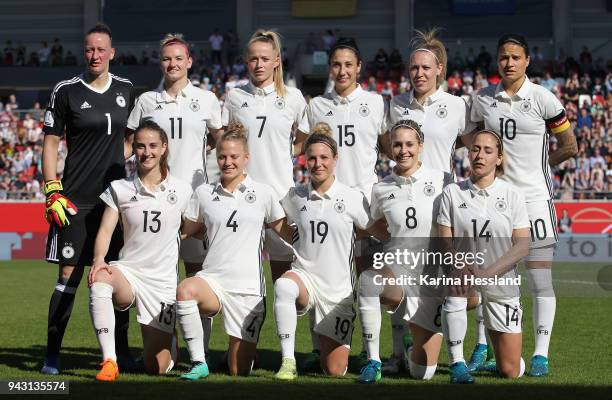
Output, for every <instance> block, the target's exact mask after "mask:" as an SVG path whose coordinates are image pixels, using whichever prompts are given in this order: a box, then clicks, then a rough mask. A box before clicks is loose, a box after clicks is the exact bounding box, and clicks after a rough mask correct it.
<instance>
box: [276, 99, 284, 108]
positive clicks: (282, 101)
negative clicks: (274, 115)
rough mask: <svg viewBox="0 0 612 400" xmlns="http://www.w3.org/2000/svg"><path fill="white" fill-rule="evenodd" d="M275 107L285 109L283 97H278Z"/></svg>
mask: <svg viewBox="0 0 612 400" xmlns="http://www.w3.org/2000/svg"><path fill="white" fill-rule="evenodd" d="M274 107H276V108H278V109H279V110H282V109H283V108H285V99H283V98H282V97H277V98H276V100H274Z"/></svg>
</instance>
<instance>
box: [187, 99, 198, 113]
mask: <svg viewBox="0 0 612 400" xmlns="http://www.w3.org/2000/svg"><path fill="white" fill-rule="evenodd" d="M189 109H190V110H191V111H193V112H198V111H200V103H198V100H197V99H191V103H189Z"/></svg>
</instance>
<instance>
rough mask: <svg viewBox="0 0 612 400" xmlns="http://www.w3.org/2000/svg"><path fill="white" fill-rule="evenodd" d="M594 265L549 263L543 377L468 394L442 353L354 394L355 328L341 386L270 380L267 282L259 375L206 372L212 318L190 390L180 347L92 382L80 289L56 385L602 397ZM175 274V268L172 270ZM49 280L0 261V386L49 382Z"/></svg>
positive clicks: (470, 340)
mask: <svg viewBox="0 0 612 400" xmlns="http://www.w3.org/2000/svg"><path fill="white" fill-rule="evenodd" d="M601 267H602V265H596V264H581V265H568V264H559V265H557V266H556V267H555V268H556V269H555V272H554V276H555V279H556V288H557V295H558V301H557V317H556V321H555V327H554V331H553V337H552V345H551V349H550V365H551V375H550V376H549V377H546V378H528V377H523V378H521V379H520V380H518V381H508V380H503V379H499V378H496V377H493V376H490V375H478V374H477V375H476V379H477V383H476V385H473V386H470V387H465V386H462V387H457V386H451V385H450V384H448V379H449V377H448V370H447V365H446V350H445V349H444V348H443V349H442V352H441V359H440V364H439V368H438V372H437V373H436V376H435V377H434V379H433V380H432V381H430V382H417V381H414V380H411V379H409V378H407V377H406V376H399V377H391V376H383V379H382V381H381V382H380V383H379V384H376V385H372V386H363V385H359V384H357V383H355V378H356V376H357V375H356V374H355V367H356V364H357V360H356V356H357V354H358V353H359V351H360V350H361V344H360V340H359V337H360V331H359V327H358V325H359V323H358V322H357V327H356V330H355V333H354V335H353V344H354V346H353V349H352V352H351V362H350V363H351V368H350V370H349V373H348V374H347V375H346V377H343V378H328V377H325V376H322V375H301V376H300V377H299V378H298V380H297V381H294V382H290V383H285V382H279V381H276V380H274V377H273V375H274V373H275V371H276V370H277V369H278V367H279V364H280V353H279V344H278V340H277V338H276V335H275V329H274V320H273V318H274V317H273V314H272V309H273V308H272V302H273V296H272V293H273V292H272V289H271V287H270V284H269V282H270V280H269V279H268V293H269V294H270V295H269V296H268V315H267V321H266V322H265V325H264V327H263V329H262V333H261V338H260V342H259V345H258V348H259V353H258V354H259V367H258V369H256V370H254V371H253V374H252V376H251V377H248V378H232V377H229V376H227V375H225V374H222V373H215V370H217V371H218V370H219V369H218V368H215V365H216V364H217V363H219V360H220V359H221V357H222V355H223V352H224V350H225V348H226V346H227V336H226V335H225V333H224V332H223V324H222V321H221V318H216V319H215V322H214V326H213V336H212V340H211V353H212V356H211V360H210V365H211V370H212V372H213V373H212V374H211V376H210V377H208V378H207V379H206V380H203V381H199V382H180V381H178V379H177V375H178V371H183V370H185V369H186V367H187V363H186V362H187V361H188V355H187V352H186V350H185V348H184V346H183V345H182V344H181V346H182V347H181V360H180V363H179V365H178V368H175V370H174V371H173V372H172V373H171V374H170V375H168V376H165V377H153V376H147V375H139V374H133V375H130V374H122V375H121V376H120V378H119V380H118V381H116V382H114V383H110V384H109V383H100V382H96V381H95V380H94V375H95V373H96V371H97V368H98V363H99V362H100V352H99V349H98V345H97V342H96V338H95V336H94V334H93V329H92V327H91V322H90V319H89V313H88V307H87V301H88V290H87V288H86V286H85V283H83V284H82V287H81V288H80V289H79V291H78V295H77V303H76V305H75V309H74V312H73V315H72V319H71V321H70V324H69V326H68V331H67V333H66V337H65V338H64V344H63V356H62V367H63V371H62V372H63V374H62V375H60V376H59V377H58V379H67V380H69V381H70V393H71V394H70V395H71V397H87V398H89V399H92V398H110V397H111V396H112V397H113V398H132V399H138V398H146V399H147V400H149V399H155V398H165V399H172V398H177V397H179V396H180V397H184V398H191V397H196V396H197V397H198V398H201V399H217V398H238V399H249V398H262V399H270V400H271V399H291V400H294V399H301V398H309V399H313V398H314V399H316V398H347V399H353V398H378V399H382V398H385V399H386V398H391V397H395V398H399V397H400V396H401V397H403V398H407V399H416V398H432V399H433V398H441V396H442V398H445V397H450V396H453V397H457V396H460V397H464V396H466V398H467V397H469V398H487V399H495V400H499V399H504V398H508V399H517V398H520V399H527V398H537V399H553V398H554V399H562V398H563V399H565V398H589V399H594V398H602V399H603V398H608V399H609V398H612V375H611V374H610V371H611V370H612V352H611V351H610V347H609V346H610V337H611V336H610V332H611V331H612V318H611V311H612V292H606V291H604V290H602V289H601V288H600V287H599V286H598V285H597V284H596V283H595V280H596V276H597V272H598V271H599V270H600V269H601ZM181 269H182V268H181ZM56 274H57V267H55V266H53V265H49V264H46V263H44V262H41V261H10V262H4V261H3V262H0V276H1V277H2V278H1V280H0V293H1V294H0V298H1V299H2V305H1V306H0V321H1V323H2V325H1V328H0V380H7V379H34V380H44V379H48V378H49V377H47V376H44V375H42V374H40V373H39V369H40V367H41V360H42V357H43V352H44V346H45V342H46V323H47V307H48V301H49V296H50V293H51V290H52V286H53V283H54V282H55V277H56ZM523 306H524V310H525V313H524V314H525V315H524V321H523V332H524V336H523V338H524V339H523V342H524V349H523V358H524V359H525V360H526V362H527V364H529V358H530V356H531V352H532V350H533V333H532V323H531V301H530V298H529V296H528V295H525V296H523ZM468 318H469V321H470V323H469V328H468V337H467V338H466V345H465V352H466V357H469V354H470V352H471V350H472V348H473V345H474V324H473V314H472V313H470V315H469V317H468ZM131 321H132V326H131V329H130V344H131V346H132V352H133V353H134V354H137V352H138V351H139V350H140V349H141V347H142V342H141V337H140V330H139V329H138V326H137V323H136V322H135V321H136V318H135V315H134V314H133V315H132V318H131ZM381 347H382V348H381V355H383V356H386V355H388V354H390V351H391V335H390V326H389V322H388V317H387V316H386V315H385V316H384V319H383V331H382V333H381ZM310 349H311V347H310V338H309V334H308V320H307V318H306V317H303V318H300V319H299V322H298V331H297V343H296V351H297V358H298V363H299V361H300V360H301V359H302V358H303V357H304V356H305V355H306V353H307V352H309V351H310Z"/></svg>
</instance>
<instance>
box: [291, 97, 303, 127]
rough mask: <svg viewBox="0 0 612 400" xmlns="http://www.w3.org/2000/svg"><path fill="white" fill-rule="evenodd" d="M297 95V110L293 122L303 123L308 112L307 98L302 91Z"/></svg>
mask: <svg viewBox="0 0 612 400" xmlns="http://www.w3.org/2000/svg"><path fill="white" fill-rule="evenodd" d="M295 97H296V102H297V104H296V110H295V116H294V118H293V122H294V123H296V124H298V126H299V124H301V123H302V120H303V119H304V115H305V114H306V100H305V99H304V96H303V95H302V94H301V93H297V95H296V96H295Z"/></svg>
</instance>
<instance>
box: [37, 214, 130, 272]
mask: <svg viewBox="0 0 612 400" xmlns="http://www.w3.org/2000/svg"><path fill="white" fill-rule="evenodd" d="M104 209H105V205H104V204H102V203H100V204H96V205H94V206H89V207H87V206H80V207H79V212H78V213H77V214H76V215H67V217H68V220H69V221H70V225H68V226H66V227H64V228H58V227H57V226H56V225H51V227H50V228H49V236H48V237H47V252H46V258H47V261H48V262H51V263H55V264H60V265H81V266H85V265H91V263H92V261H93V251H94V244H95V241H96V235H97V234H98V229H99V228H100V222H101V221H102V214H103V213H104ZM122 246H123V238H122V233H121V229H120V228H119V225H117V228H116V229H115V232H113V237H112V239H111V243H110V246H109V248H108V253H107V254H106V261H107V262H108V261H115V260H117V259H118V257H119V250H121V247H122Z"/></svg>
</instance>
